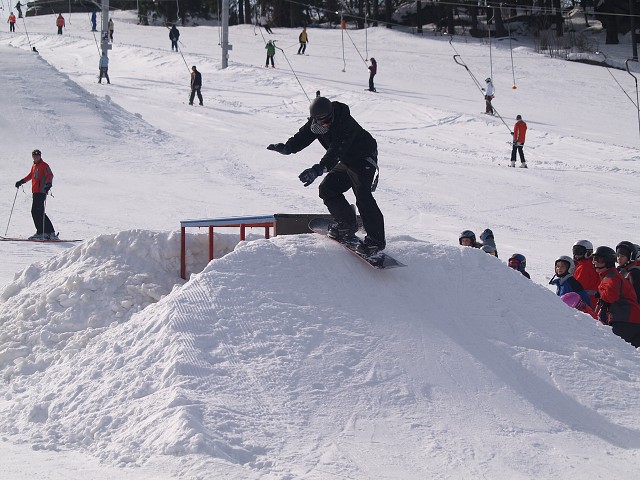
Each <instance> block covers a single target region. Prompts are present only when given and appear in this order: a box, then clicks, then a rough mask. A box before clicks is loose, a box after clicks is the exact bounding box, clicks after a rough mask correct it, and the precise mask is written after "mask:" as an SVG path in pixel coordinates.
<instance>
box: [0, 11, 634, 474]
mask: <svg viewBox="0 0 640 480" xmlns="http://www.w3.org/2000/svg"><path fill="white" fill-rule="evenodd" d="M114 18H115V22H116V24H115V34H114V40H115V43H114V48H113V50H112V51H111V52H110V57H111V63H110V68H109V75H110V77H111V81H112V84H111V85H105V84H102V85H100V84H98V83H97V73H98V66H97V64H98V51H97V46H96V43H95V38H94V36H93V34H92V33H91V32H90V31H89V30H90V26H89V19H88V16H84V15H81V14H72V16H71V18H67V29H66V31H65V33H64V34H63V35H56V34H55V26H54V17H53V16H43V17H37V18H28V19H26V25H27V28H28V38H27V35H26V34H25V31H24V26H25V25H24V24H23V23H21V21H20V22H19V23H18V24H16V28H17V33H16V34H9V33H6V32H2V33H0V52H1V54H2V57H3V62H0V78H1V79H2V85H3V87H4V92H5V99H6V101H5V105H4V107H3V110H2V113H0V128H1V130H2V132H3V133H4V134H5V138H6V139H8V140H7V141H6V142H5V143H6V145H7V148H5V156H4V161H3V162H0V172H1V173H2V175H1V177H2V178H3V179H4V184H5V187H3V188H2V189H1V190H0V192H3V193H0V219H4V221H5V223H4V225H6V226H8V228H7V230H8V233H9V234H10V235H11V236H28V235H30V234H31V233H33V224H32V221H31V218H30V214H29V210H30V205H31V199H30V194H29V190H28V189H25V190H24V191H23V190H22V189H19V190H18V191H17V195H16V191H15V189H14V187H13V184H14V183H15V180H17V179H18V178H21V177H23V176H24V175H25V174H26V173H27V172H28V171H29V168H30V163H31V159H30V152H31V150H32V149H33V148H39V149H41V150H42V152H43V158H44V160H45V161H47V162H48V163H49V164H50V165H51V168H52V170H53V172H54V174H55V179H54V188H53V190H52V192H53V197H52V198H50V199H49V200H48V202H47V211H48V212H49V214H50V216H51V219H52V221H53V223H54V225H55V226H56V229H57V230H59V231H60V232H61V236H64V237H73V238H84V239H86V240H85V242H83V243H81V244H79V245H77V246H71V245H61V244H42V245H41V244H38V245H31V244H23V243H26V242H21V243H10V242H0V253H1V255H2V258H3V268H2V269H1V271H0V284H1V285H2V286H3V288H2V290H1V291H0V340H1V341H0V375H2V378H3V380H4V382H3V383H2V386H1V387H0V392H1V394H0V412H2V415H0V432H2V443H0V446H1V448H2V449H3V452H6V453H7V454H6V455H1V456H0V472H2V473H3V475H5V476H7V478H12V479H17V480H22V479H27V478H37V477H38V476H42V475H44V474H46V475H48V476H47V477H46V478H52V479H57V478H65V479H76V478H77V479H80V478H83V479H84V478H86V477H87V475H90V476H92V478H96V479H103V478H104V479H106V478H133V479H136V480H137V479H151V478H153V479H164V478H166V479H169V478H194V479H195V478H203V479H204V478H212V476H215V477H216V478H247V479H252V478H255V479H270V478H274V479H275V478H310V479H315V478H317V479H327V478H358V479H360V478H372V479H373V478H376V479H378V478H387V479H411V478H415V479H418V478H482V477H485V478H494V479H500V478H504V479H506V478H509V479H514V478H516V479H517V478H523V479H524V478H532V477H534V476H535V477H542V478H559V477H566V476H570V477H572V478H632V476H633V475H634V474H635V472H636V470H637V457H638V451H639V449H640V432H639V431H638V428H637V425H638V414H637V408H635V406H636V405H637V404H638V401H639V400H640V398H639V396H640V389H638V381H639V378H638V373H637V371H638V368H637V367H638V358H639V357H638V353H637V352H636V351H635V349H633V348H632V347H631V346H629V345H628V344H626V343H624V342H623V341H622V340H620V339H619V338H617V337H615V336H613V335H612V334H611V332H610V330H609V329H608V328H607V327H604V326H601V325H599V324H597V323H595V322H594V321H593V320H592V319H591V318H590V317H588V316H585V315H583V314H580V313H577V312H575V311H573V310H571V309H569V308H567V307H566V306H565V305H564V304H563V303H562V302H561V301H560V300H559V299H558V298H557V297H556V296H555V293H554V292H553V291H551V290H550V289H549V287H548V285H547V283H548V280H549V279H550V278H551V276H552V274H553V263H554V260H555V258H556V257H557V256H559V255H566V254H568V253H569V252H570V249H571V245H572V244H573V243H574V242H575V241H576V240H578V239H580V238H588V239H589V240H591V241H592V242H593V243H594V245H610V246H615V244H616V243H617V242H619V241H621V240H631V241H635V242H636V243H638V238H637V224H638V214H637V209H636V208H635V204H636V203H637V200H636V199H637V196H638V187H637V179H638V173H639V172H640V168H639V167H638V160H639V159H640V150H639V149H638V140H639V135H638V123H637V110H636V109H635V107H634V106H633V105H631V103H630V102H629V99H628V98H627V97H626V96H625V95H624V93H623V92H621V90H620V87H619V86H618V85H617V84H616V83H615V82H614V81H613V80H612V78H611V75H610V74H609V72H607V70H605V69H602V68H596V67H591V66H586V65H582V64H576V63H569V62H563V61H559V60H553V59H549V58H547V57H544V56H541V55H538V54H535V53H533V52H532V49H531V48H530V46H529V45H527V42H526V39H525V38H522V39H520V40H519V42H517V46H516V47H515V48H514V51H513V55H514V63H513V70H512V65H511V56H510V52H509V50H508V45H506V44H503V43H502V42H501V43H499V44H494V45H493V46H492V48H493V50H492V52H491V58H492V60H493V65H491V64H490V52H489V46H488V45H487V44H483V43H481V42H479V41H477V40H473V39H470V38H466V39H465V38H455V39H454V41H453V42H452V44H451V45H450V44H449V42H448V38H444V37H431V36H424V37H415V36H411V35H408V34H405V33H401V32H397V31H394V30H388V29H383V28H377V29H370V30H369V31H368V32H367V36H366V37H365V35H364V32H358V31H350V32H349V35H350V37H351V38H352V39H353V41H354V43H355V45H356V46H357V48H358V50H356V49H355V48H354V46H353V44H351V42H350V40H349V39H348V38H345V39H344V40H345V44H344V55H345V56H344V59H343V56H342V55H343V53H342V52H343V48H342V43H341V40H342V37H341V32H340V31H339V30H318V29H309V30H308V32H309V38H310V43H309V46H308V48H307V52H308V53H309V55H308V56H298V55H295V51H296V50H297V47H298V45H297V36H298V33H299V32H298V30H297V29H292V30H288V29H274V34H273V35H272V36H271V38H272V39H273V38H275V39H277V44H278V46H280V47H282V48H283V49H284V53H286V58H287V59H288V61H289V62H290V63H291V65H292V67H293V69H294V70H295V74H296V75H294V74H293V72H292V71H291V69H290V68H289V64H288V63H287V60H286V59H285V57H284V55H283V52H282V51H279V52H278V53H277V54H276V57H275V61H276V67H277V68H275V69H270V68H269V69H265V68H264V64H263V61H264V56H265V53H264V52H265V51H264V41H263V34H264V32H262V31H261V30H259V29H254V28H253V27H250V26H240V27H234V28H232V29H231V31H230V32H231V33H230V40H231V43H232V44H233V50H232V52H231V55H230V67H229V68H227V69H226V70H220V67H219V64H220V52H219V49H218V47H217V41H218V33H219V32H218V29H217V28H216V27H209V26H199V27H182V28H181V29H180V30H181V37H180V39H181V41H182V42H183V43H182V45H181V48H182V54H183V55H181V54H177V53H174V52H171V50H170V41H169V39H168V33H167V30H166V29H165V28H164V27H159V26H158V27H142V26H138V25H136V24H135V16H134V15H133V14H131V13H130V12H115V15H114ZM265 35H266V34H265ZM264 38H266V37H264ZM365 40H366V42H365ZM452 45H453V47H452ZM31 46H36V47H37V50H38V52H39V53H38V54H34V53H32V52H31V51H30V50H31ZM454 47H455V49H454ZM455 54H457V55H460V57H461V58H462V59H463V60H464V61H465V63H466V64H467V65H468V66H469V68H470V70H471V71H472V72H473V74H474V75H475V76H476V77H477V78H479V79H483V78H484V77H486V76H488V75H489V72H490V71H491V69H492V70H493V78H494V83H495V86H496V90H497V92H496V99H495V100H494V105H495V106H496V108H497V110H498V111H499V112H500V113H501V115H502V116H503V118H504V121H505V123H506V125H505V124H504V123H503V122H502V121H501V120H500V118H497V117H488V116H486V115H483V114H480V112H481V111H483V110H484V101H483V98H482V95H481V93H480V92H479V91H478V90H477V89H476V87H475V85H474V83H473V81H472V79H471V77H470V76H469V75H468V74H467V72H466V71H465V69H464V68H462V67H460V66H459V65H456V63H455V62H454V61H453V55H455ZM361 55H362V57H369V56H374V57H375V58H376V60H377V61H378V65H379V70H378V72H379V73H378V75H377V77H376V87H377V89H378V92H379V93H378V94H371V93H369V92H365V91H364V90H363V88H364V87H366V85H367V79H368V73H367V69H366V64H365V63H364V62H363V61H362V58H361ZM616 55H622V53H620V51H619V50H614V51H611V52H609V53H608V56H609V57H615V56H616ZM621 58H623V57H621ZM191 65H197V66H198V70H200V71H201V72H202V75H203V82H204V86H203V95H204V104H205V106H204V107H202V108H199V107H189V106H188V105H187V95H188V93H189V87H188V85H189V69H190V66H191ZM343 70H344V71H343ZM512 74H515V80H516V84H517V89H512V86H513V83H514V82H513V75H512ZM612 74H613V75H615V76H616V78H617V79H618V81H619V82H620V84H621V85H622V86H623V87H624V88H625V89H626V90H627V92H628V94H629V95H631V96H633V94H634V93H635V91H634V85H633V81H632V78H631V76H629V75H628V74H627V73H625V72H621V71H613V70H612ZM296 76H297V78H296ZM298 81H299V82H300V83H298ZM301 86H302V88H301ZM316 90H320V91H321V92H322V93H323V94H324V95H326V96H329V97H330V98H332V99H334V100H339V101H342V102H344V103H347V104H348V105H349V107H350V108H351V111H352V114H353V115H354V117H355V118H356V119H357V121H358V122H359V123H360V124H361V125H363V126H364V127H365V128H366V129H367V130H369V131H370V132H371V133H372V134H373V135H374V137H375V138H376V139H377V141H378V146H379V151H380V168H381V177H380V184H379V187H378V191H377V192H376V199H377V200H378V202H379V204H380V206H381V209H382V211H383V213H384V214H385V220H386V230H387V234H388V238H387V243H388V251H389V253H390V254H392V255H393V256H394V257H395V258H397V259H399V260H400V261H402V262H403V263H406V264H407V265H408V267H407V268H402V269H396V270H392V271H388V272H377V271H372V269H370V268H369V267H368V266H366V265H363V264H362V263H361V262H359V261H358V260H357V259H354V258H352V257H351V256H350V255H349V254H348V253H347V252H344V251H343V249H342V248H341V247H340V246H338V245H335V244H334V243H332V242H329V241H327V240H325V239H322V238H321V237H319V236H317V235H301V236H295V237H292V236H289V237H287V236H279V237H275V238H272V239H268V240H265V239H262V238H260V237H261V236H262V235H261V232H255V233H253V234H252V235H251V236H250V239H249V241H247V242H241V243H238V238H237V233H236V232H233V231H232V230H229V231H226V230H223V231H217V233H216V249H217V250H216V257H217V259H216V260H215V261H213V262H211V263H207V238H206V234H204V233H198V232H197V231H194V232H190V236H189V242H188V244H189V252H188V253H189V256H188V260H189V262H188V270H189V272H193V275H191V276H190V278H189V279H188V280H187V281H183V280H182V279H180V278H179V275H178V273H179V236H178V232H177V231H178V227H179V222H180V220H184V219H187V218H209V217H225V216H237V215H263V214H271V213H296V212H300V213H312V212H318V213H322V212H323V210H324V209H323V206H322V203H321V200H320V199H319V198H318V197H317V182H316V184H314V185H312V186H311V187H308V188H304V187H303V186H302V185H301V184H300V183H299V181H298V179H297V176H298V174H299V172H300V171H302V170H303V169H305V168H307V167H308V166H310V165H312V164H314V163H316V162H317V160H318V159H319V157H320V156H321V155H322V149H321V147H320V146H319V145H317V144H316V145H312V146H311V147H309V148H308V149H306V150H305V151H304V152H301V153H299V154H297V155H295V156H288V157H283V156H280V155H277V154H275V153H274V152H269V151H267V150H266V145H268V144H269V143H273V142H277V141H285V140H286V139H287V138H288V137H289V136H290V135H292V134H293V133H295V132H296V131H297V129H298V128H299V126H300V125H301V124H302V123H303V122H304V121H305V119H306V114H307V106H308V98H307V96H309V97H312V96H313V95H315V91H316ZM516 114H521V115H522V116H523V117H524V119H525V120H526V121H527V123H528V125H529V130H528V134H527V143H526V146H525V154H526V155H527V160H528V163H529V169H527V170H524V169H510V168H506V165H507V164H508V157H509V155H510V150H511V149H510V145H509V144H508V142H509V140H510V133H509V131H510V127H511V126H512V125H513V123H514V122H515V115H516ZM14 196H15V205H14V204H13V202H14ZM12 205H13V207H12ZM12 208H13V209H12ZM1 212H4V213H1ZM11 212H12V213H11ZM10 213H11V218H10V221H9V215H10ZM0 221H1V220H0ZM485 227H491V228H492V229H493V231H494V233H495V235H496V241H497V246H498V251H499V254H500V258H499V259H496V258H493V257H490V256H488V255H486V254H484V253H483V252H480V251H478V250H471V249H464V248H461V247H459V246H458V245H457V238H458V234H459V232H460V231H462V230H465V229H472V230H474V231H475V232H476V233H477V234H479V233H480V232H481V231H482V230H483V229H484V228H485ZM514 252H519V253H522V254H524V255H526V256H527V259H528V268H527V270H528V271H529V272H530V273H531V276H532V280H531V281H529V280H527V279H525V278H524V277H522V276H521V275H520V274H518V273H517V272H515V271H513V270H511V269H509V268H508V267H507V266H506V264H505V260H506V259H507V258H508V257H509V256H510V255H511V254H512V253H514ZM27 458H28V461H27V460H26V459H27Z"/></svg>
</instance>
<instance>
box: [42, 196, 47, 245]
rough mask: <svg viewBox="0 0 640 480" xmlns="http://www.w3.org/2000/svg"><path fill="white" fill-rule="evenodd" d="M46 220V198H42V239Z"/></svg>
mask: <svg viewBox="0 0 640 480" xmlns="http://www.w3.org/2000/svg"><path fill="white" fill-rule="evenodd" d="M45 218H47V197H46V196H45V197H44V203H43V204H42V238H44V225H45V221H44V219H45Z"/></svg>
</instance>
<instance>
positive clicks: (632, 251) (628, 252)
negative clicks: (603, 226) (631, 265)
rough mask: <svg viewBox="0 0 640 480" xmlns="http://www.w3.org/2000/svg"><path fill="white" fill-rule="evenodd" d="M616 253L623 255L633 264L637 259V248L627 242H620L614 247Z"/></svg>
mask: <svg viewBox="0 0 640 480" xmlns="http://www.w3.org/2000/svg"><path fill="white" fill-rule="evenodd" d="M616 253H620V254H622V255H624V256H625V257H627V258H628V259H629V261H630V262H635V261H636V259H637V258H638V249H637V247H636V246H635V245H634V244H633V243H631V242H627V241H623V242H620V243H619V244H618V245H616Z"/></svg>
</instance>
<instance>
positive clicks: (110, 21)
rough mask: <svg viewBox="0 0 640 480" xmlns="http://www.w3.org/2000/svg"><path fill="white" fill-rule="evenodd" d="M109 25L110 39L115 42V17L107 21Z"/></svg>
mask: <svg viewBox="0 0 640 480" xmlns="http://www.w3.org/2000/svg"><path fill="white" fill-rule="evenodd" d="M107 26H108V27H109V39H110V40H111V41H112V42H113V30H114V27H113V18H110V19H109V22H108V23H107Z"/></svg>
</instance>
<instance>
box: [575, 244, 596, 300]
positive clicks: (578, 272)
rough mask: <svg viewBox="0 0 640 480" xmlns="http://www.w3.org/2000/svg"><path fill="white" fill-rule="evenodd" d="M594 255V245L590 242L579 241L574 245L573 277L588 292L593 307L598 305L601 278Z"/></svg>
mask: <svg viewBox="0 0 640 480" xmlns="http://www.w3.org/2000/svg"><path fill="white" fill-rule="evenodd" d="M592 254H593V245H592V244H591V242H590V241H589V240H578V241H577V242H576V243H574V244H573V261H574V263H575V267H576V268H575V271H574V272H573V277H574V278H575V279H576V280H578V281H579V282H580V285H582V287H583V288H584V289H585V290H586V292H587V294H588V295H589V298H590V299H591V305H595V304H596V292H597V291H598V285H600V276H599V275H598V272H596V269H595V267H594V266H593V262H592V260H591V255H592Z"/></svg>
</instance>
